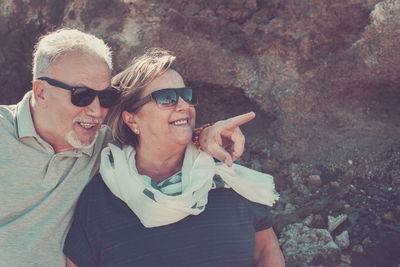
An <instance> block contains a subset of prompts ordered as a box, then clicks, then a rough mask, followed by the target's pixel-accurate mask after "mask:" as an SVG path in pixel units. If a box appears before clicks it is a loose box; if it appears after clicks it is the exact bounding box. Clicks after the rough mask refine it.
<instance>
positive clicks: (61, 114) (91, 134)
mask: <svg viewBox="0 0 400 267" xmlns="http://www.w3.org/2000/svg"><path fill="white" fill-rule="evenodd" d="M46 76H47V77H49V78H52V79H55V80H58V81H60V82H63V83H65V84H68V85H70V86H72V87H75V86H76V87H88V88H91V89H94V90H96V91H102V90H105V89H107V88H108V87H109V86H110V79H111V73H110V69H109V68H108V66H107V64H106V63H105V62H104V61H102V60H100V59H98V58H96V57H93V56H90V55H85V54H82V53H79V54H77V53H69V54H65V55H63V56H61V57H60V58H58V59H57V60H56V62H55V63H54V64H53V65H52V66H51V68H50V69H49V71H48V72H47V73H46ZM43 83H44V84H43V86H45V101H46V105H45V107H46V108H45V112H44V114H42V115H43V116H45V120H44V121H45V123H46V124H48V125H47V126H46V140H47V141H49V143H50V144H51V145H52V146H53V148H54V149H55V151H56V152H60V151H65V150H71V149H73V148H85V147H90V146H92V145H93V144H94V142H95V140H96V137H97V133H98V131H99V129H100V126H101V124H102V122H103V120H104V117H105V116H106V114H107V111H108V109H107V108H103V107H102V106H100V102H99V99H98V97H97V96H96V98H95V99H94V100H93V102H92V103H90V104H89V105H88V106H85V107H78V106H75V105H73V104H72V103H71V91H68V90H65V89H62V88H59V87H55V86H51V85H49V84H48V83H46V82H44V81H43ZM42 121H43V119H42Z"/></svg>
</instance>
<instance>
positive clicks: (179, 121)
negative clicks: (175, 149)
mask: <svg viewBox="0 0 400 267" xmlns="http://www.w3.org/2000/svg"><path fill="white" fill-rule="evenodd" d="M186 123H188V119H184V120H177V121H174V122H173V124H174V125H182V124H186Z"/></svg>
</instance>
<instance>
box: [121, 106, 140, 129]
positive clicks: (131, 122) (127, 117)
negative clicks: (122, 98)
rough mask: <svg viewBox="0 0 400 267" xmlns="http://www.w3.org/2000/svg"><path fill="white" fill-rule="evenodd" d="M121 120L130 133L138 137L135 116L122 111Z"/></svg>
mask: <svg viewBox="0 0 400 267" xmlns="http://www.w3.org/2000/svg"><path fill="white" fill-rule="evenodd" d="M122 119H123V121H124V122H125V124H126V126H128V127H129V129H131V131H132V132H134V133H135V134H137V135H139V133H140V131H139V127H138V125H137V122H136V115H135V114H132V113H130V112H128V111H126V110H124V111H122Z"/></svg>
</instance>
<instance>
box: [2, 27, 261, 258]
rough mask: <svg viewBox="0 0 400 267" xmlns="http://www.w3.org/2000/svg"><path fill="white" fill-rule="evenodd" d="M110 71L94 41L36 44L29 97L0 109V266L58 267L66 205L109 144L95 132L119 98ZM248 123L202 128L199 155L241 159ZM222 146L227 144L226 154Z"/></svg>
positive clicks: (69, 38)
mask: <svg viewBox="0 0 400 267" xmlns="http://www.w3.org/2000/svg"><path fill="white" fill-rule="evenodd" d="M111 70H112V62H111V51H110V48H109V47H108V46H107V45H106V44H104V42H103V41H102V40H100V39H98V38H96V37H94V36H93V35H90V34H86V33H83V32H80V31H78V30H71V29H61V30H58V31H56V32H52V33H50V34H47V35H46V36H44V37H42V38H41V39H40V41H39V42H38V44H37V45H36V49H35V52H34V60H33V88H32V90H31V91H30V92H28V93H27V94H26V95H25V96H24V97H23V99H22V100H21V102H19V103H18V104H16V105H10V106H0V135H1V139H0V151H1V153H0V183H1V186H0V263H1V264H0V265H1V266H64V265H65V257H64V255H63V253H62V247H63V243H64V238H65V234H66V232H67V230H68V227H69V225H70V222H71V218H72V214H73V209H74V206H75V204H76V202H77V199H78V197H79V195H80V193H81V192H82V190H83V188H84V187H85V185H86V184H87V183H88V181H89V179H90V178H91V177H92V176H93V175H94V174H95V173H96V172H97V171H98V165H99V153H100V151H101V149H102V148H103V146H104V145H105V144H106V143H107V142H108V141H109V140H110V139H111V136H110V132H109V130H108V128H107V126H105V125H102V123H103V120H104V118H105V116H106V114H107V111H108V108H109V107H111V106H112V105H115V104H117V103H118V98H119V91H117V90H116V89H114V88H112V87H110V78H111ZM253 117H254V113H249V114H245V115H242V116H238V117H235V118H231V119H229V120H226V121H220V122H217V123H216V124H215V125H214V126H212V127H208V128H207V129H206V130H204V131H203V133H202V136H201V138H200V140H201V145H202V149H204V150H206V151H207V152H208V153H210V154H212V155H213V156H214V157H216V158H218V159H220V160H222V161H225V162H226V163H227V164H228V165H230V164H231V163H232V160H234V159H235V158H236V157H238V156H240V154H241V153H242V152H243V146H244V137H243V136H242V134H241V133H240V130H239V129H238V125H240V124H242V123H244V122H246V121H248V120H251V119H252V118H253ZM222 139H230V140H231V141H232V142H233V146H232V147H233V149H232V150H229V151H230V152H229V153H228V152H227V151H225V150H224V149H223V147H222V143H223V142H222ZM202 140H204V141H202Z"/></svg>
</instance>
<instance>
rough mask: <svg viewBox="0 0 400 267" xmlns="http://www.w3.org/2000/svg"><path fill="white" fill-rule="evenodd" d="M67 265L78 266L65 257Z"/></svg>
mask: <svg viewBox="0 0 400 267" xmlns="http://www.w3.org/2000/svg"><path fill="white" fill-rule="evenodd" d="M67 267H78V266H76V265H75V263H73V262H72V261H71V260H70V259H69V258H68V257H67Z"/></svg>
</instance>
